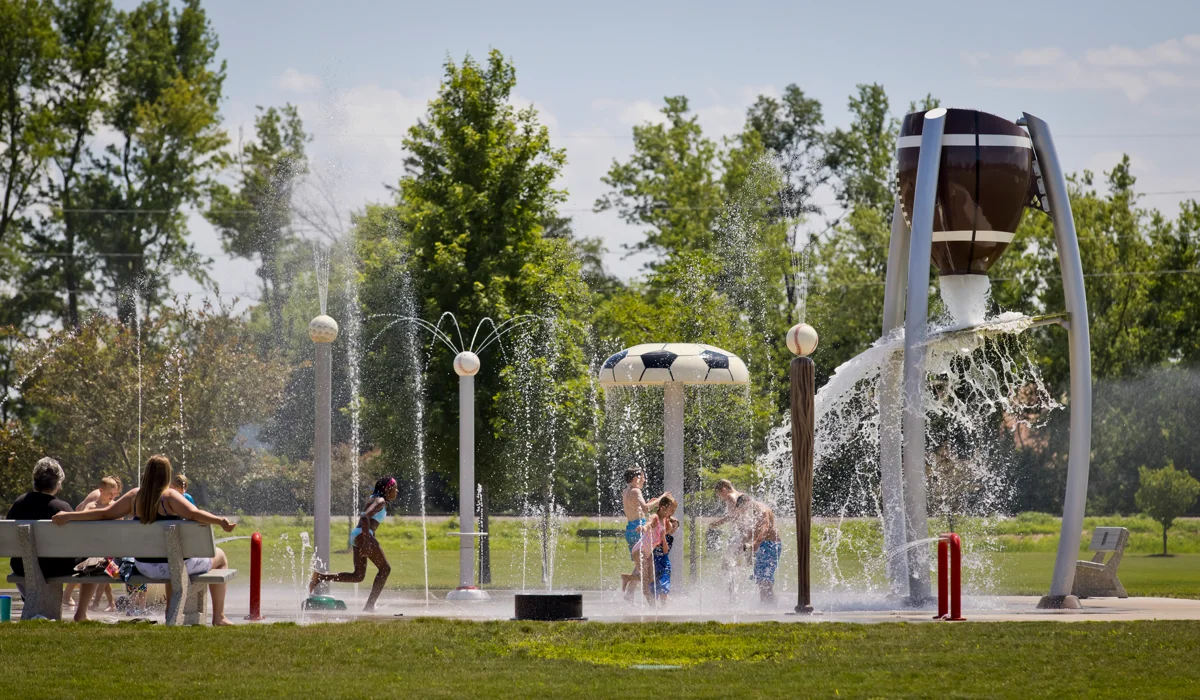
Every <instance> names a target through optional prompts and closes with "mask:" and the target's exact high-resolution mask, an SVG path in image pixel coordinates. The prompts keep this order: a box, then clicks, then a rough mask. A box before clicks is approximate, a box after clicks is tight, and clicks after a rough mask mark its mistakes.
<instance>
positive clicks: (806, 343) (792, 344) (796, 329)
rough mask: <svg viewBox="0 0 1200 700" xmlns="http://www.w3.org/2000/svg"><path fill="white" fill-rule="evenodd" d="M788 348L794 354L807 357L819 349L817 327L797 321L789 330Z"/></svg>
mask: <svg viewBox="0 0 1200 700" xmlns="http://www.w3.org/2000/svg"><path fill="white" fill-rule="evenodd" d="M787 346H788V350H791V351H792V354H793V355H799V356H800V357H807V356H808V355H811V354H813V351H815V350H816V349H817V329H815V328H813V327H812V326H810V325H808V324H807V323H797V324H796V325H794V326H792V328H791V330H789V331H788V332H787Z"/></svg>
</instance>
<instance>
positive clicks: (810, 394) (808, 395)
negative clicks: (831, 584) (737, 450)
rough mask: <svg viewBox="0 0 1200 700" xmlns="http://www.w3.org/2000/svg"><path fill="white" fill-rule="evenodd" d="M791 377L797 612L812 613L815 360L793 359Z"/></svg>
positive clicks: (805, 358)
mask: <svg viewBox="0 0 1200 700" xmlns="http://www.w3.org/2000/svg"><path fill="white" fill-rule="evenodd" d="M791 375H792V387H791V399H792V478H793V486H794V489H795V491H794V492H795V494H796V558H797V559H798V560H799V561H798V563H799V573H798V576H797V579H798V583H799V588H800V592H799V599H798V600H797V601H796V612H798V613H811V612H812V611H813V608H812V595H811V593H812V577H811V569H812V565H811V562H812V558H811V556H810V555H811V551H812V491H813V454H814V451H815V447H816V443H815V440H816V431H815V429H814V428H815V426H814V423H813V421H814V419H815V414H816V408H815V406H814V396H815V392H816V377H815V369H814V365H813V361H812V360H811V359H810V358H807V357H797V358H794V359H793V360H792V366H791Z"/></svg>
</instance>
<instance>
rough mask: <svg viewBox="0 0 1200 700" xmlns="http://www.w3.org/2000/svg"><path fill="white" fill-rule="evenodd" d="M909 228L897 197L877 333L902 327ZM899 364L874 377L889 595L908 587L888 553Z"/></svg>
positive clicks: (897, 478)
mask: <svg viewBox="0 0 1200 700" xmlns="http://www.w3.org/2000/svg"><path fill="white" fill-rule="evenodd" d="M908 247H909V231H908V226H907V225H906V224H905V223H904V213H903V212H902V211H901V208H900V199H899V198H897V199H896V205H895V206H894V207H893V208H892V235H891V240H890V242H889V244H888V262H887V277H886V282H885V283H884V290H883V335H884V336H886V335H888V334H889V333H891V332H893V331H894V330H896V329H897V328H900V327H901V326H902V325H904V293H905V288H906V287H907V286H908ZM900 381H901V375H900V367H899V365H898V363H897V362H896V360H895V359H894V358H890V357H889V358H888V359H887V360H886V362H885V363H884V366H883V371H882V372H881V373H880V377H879V490H880V496H881V499H882V501H883V549H884V551H885V552H886V553H887V555H888V556H887V575H888V580H889V581H890V582H891V591H892V593H893V594H896V595H902V594H903V593H905V592H906V591H907V589H908V558H907V557H901V556H893V555H892V553H893V552H896V551H897V550H899V549H900V548H901V547H902V546H904V522H905V518H904V471H903V468H902V467H901V462H900V460H901V457H900V454H901V432H900V422H901V415H902V413H901V407H902V406H903V404H902V402H901V400H900V398H901V396H900Z"/></svg>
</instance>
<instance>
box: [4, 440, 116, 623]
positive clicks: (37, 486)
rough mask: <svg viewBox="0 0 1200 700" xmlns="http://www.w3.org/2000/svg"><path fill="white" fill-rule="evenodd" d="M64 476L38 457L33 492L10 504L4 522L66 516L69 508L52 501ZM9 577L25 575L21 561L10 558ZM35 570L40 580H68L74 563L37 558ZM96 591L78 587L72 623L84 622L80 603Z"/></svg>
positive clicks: (92, 586) (46, 459) (83, 607)
mask: <svg viewBox="0 0 1200 700" xmlns="http://www.w3.org/2000/svg"><path fill="white" fill-rule="evenodd" d="M65 478H66V475H65V474H63V469H62V467H61V466H59V464H58V462H57V461H56V460H54V459H52V458H50V457H42V458H41V459H39V460H38V462H37V464H35V465H33V490H32V491H30V492H29V493H27V494H25V495H23V496H20V497H18V498H17V500H15V501H13V504H12V508H10V509H9V510H8V515H6V516H4V518H5V519H6V520H49V519H50V518H52V517H54V516H55V515H57V514H59V513H70V512H71V505H70V504H69V503H67V502H66V501H62V500H59V499H57V498H55V496H56V495H58V490H59V489H61V488H62V482H63V479H65ZM11 563H12V571H13V574H15V575H17V576H24V575H25V564H24V562H22V561H21V557H13V558H12V560H11ZM38 566H39V567H40V568H41V569H42V576H44V577H46V578H51V577H52V576H70V575H71V574H73V573H75V560H74V559H54V558H51V557H39V558H38ZM17 588H18V589H19V590H20V591H21V595H22V596H24V595H25V587H24V586H22V585H21V584H17ZM95 590H96V586H95V584H86V585H83V586H80V587H79V600H80V603H81V604H80V606H79V607H78V608H76V609H75V621H76V622H83V621H84V620H87V612H88V611H87V605H86V604H84V603H83V601H88V600H91V599H92V592H93V591H95Z"/></svg>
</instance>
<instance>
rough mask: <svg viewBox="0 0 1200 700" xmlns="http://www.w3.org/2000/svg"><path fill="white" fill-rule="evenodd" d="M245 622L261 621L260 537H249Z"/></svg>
mask: <svg viewBox="0 0 1200 700" xmlns="http://www.w3.org/2000/svg"><path fill="white" fill-rule="evenodd" d="M246 619H247V620H254V621H258V620H262V619H263V616H262V535H261V534H259V533H257V532H256V533H254V534H253V535H250V614H249V615H247V616H246Z"/></svg>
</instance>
